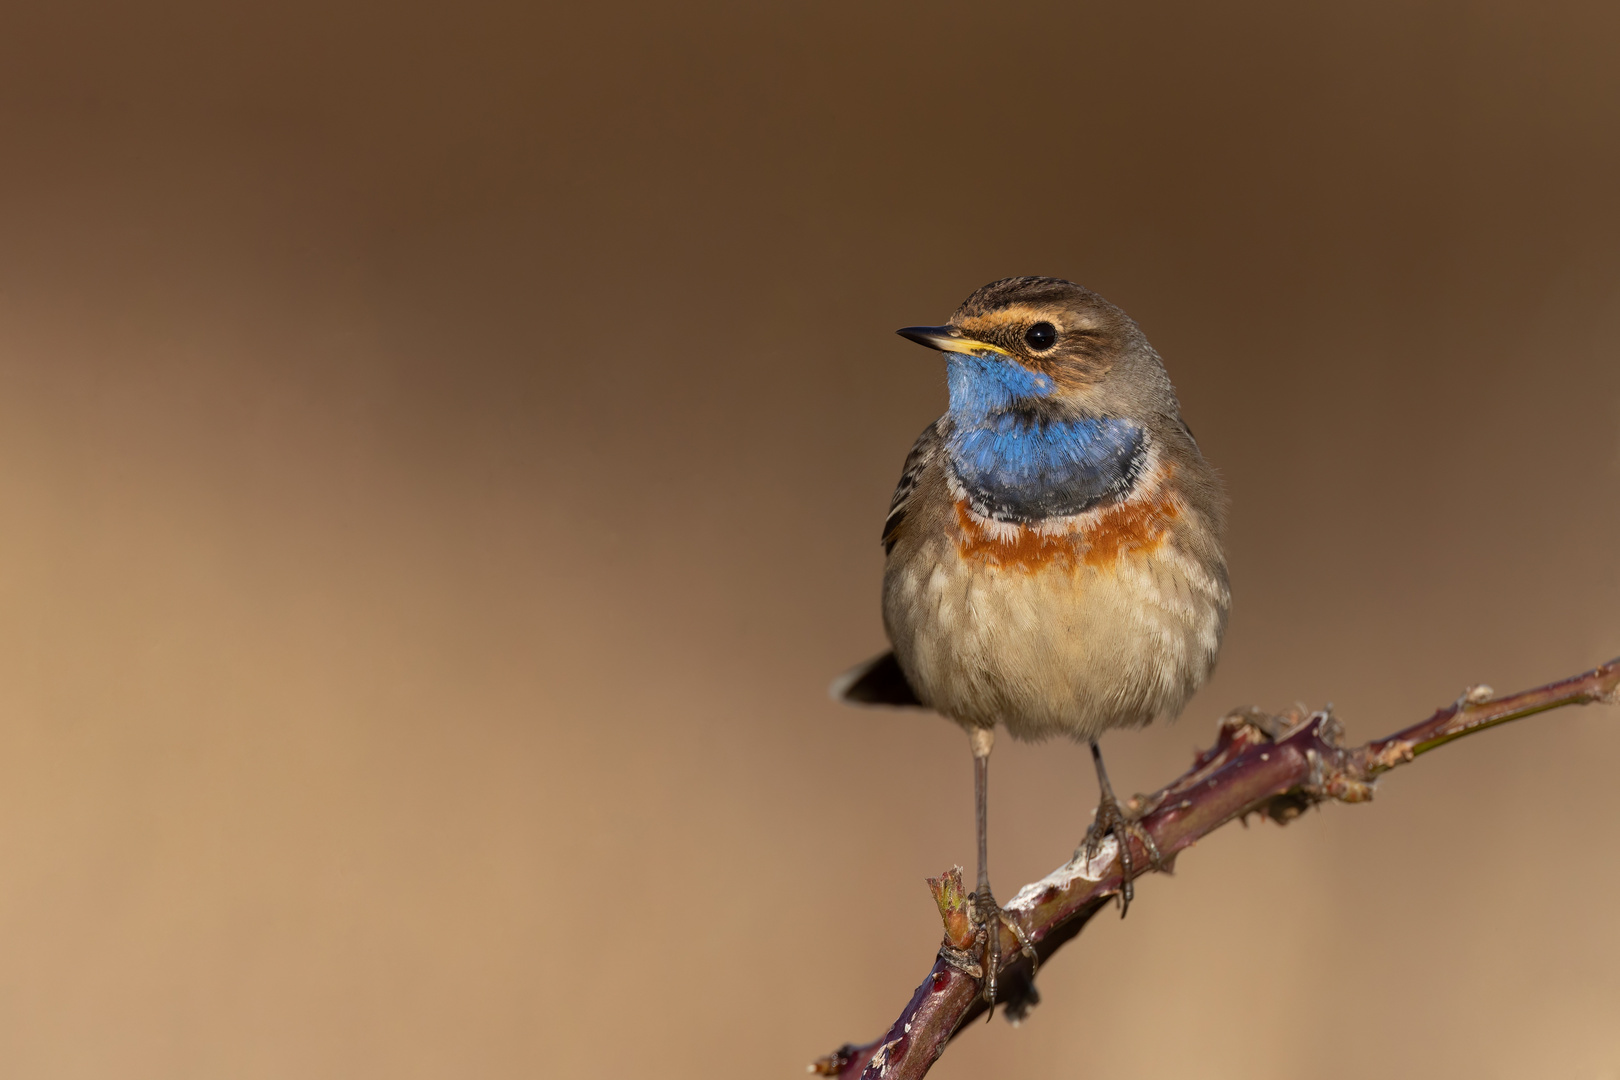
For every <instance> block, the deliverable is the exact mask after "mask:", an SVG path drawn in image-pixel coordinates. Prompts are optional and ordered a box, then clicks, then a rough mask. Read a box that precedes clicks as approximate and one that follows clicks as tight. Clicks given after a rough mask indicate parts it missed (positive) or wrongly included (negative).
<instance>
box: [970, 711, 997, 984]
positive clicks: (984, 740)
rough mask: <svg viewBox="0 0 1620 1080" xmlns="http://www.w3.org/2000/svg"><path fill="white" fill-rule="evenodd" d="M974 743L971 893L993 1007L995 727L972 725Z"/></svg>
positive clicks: (985, 978)
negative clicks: (975, 868) (975, 852)
mask: <svg viewBox="0 0 1620 1080" xmlns="http://www.w3.org/2000/svg"><path fill="white" fill-rule="evenodd" d="M968 740H969V741H970V742H971V743H972V745H973V817H974V821H975V823H976V824H977V825H978V834H979V884H978V888H977V889H975V890H974V893H973V921H974V922H975V923H977V924H978V926H979V928H980V929H981V930H982V931H983V932H984V982H983V984H982V985H983V991H982V992H983V994H984V1002H985V1004H986V1005H989V1006H990V1008H991V1009H992V1011H993V1010H994V1009H995V1005H996V970H997V969H998V968H1000V967H1001V928H1000V927H999V926H997V925H996V916H997V915H998V914H1000V912H1001V905H1000V904H998V903H996V897H995V894H994V893H992V892H991V891H990V838H989V833H990V748H991V747H993V746H994V745H995V743H996V729H995V728H974V729H972V730H971V731H969V732H968Z"/></svg>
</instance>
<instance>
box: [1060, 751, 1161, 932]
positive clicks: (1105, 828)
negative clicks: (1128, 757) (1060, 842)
mask: <svg viewBox="0 0 1620 1080" xmlns="http://www.w3.org/2000/svg"><path fill="white" fill-rule="evenodd" d="M1091 760H1092V761H1093V762H1094V763H1095V764H1096V766H1097V786H1098V787H1099V788H1101V789H1102V794H1101V796H1100V797H1099V798H1098V800H1097V814H1096V816H1095V817H1094V818H1092V819H1091V827H1090V828H1089V829H1087V830H1086V838H1085V840H1084V841H1082V842H1081V844H1080V846H1079V847H1078V848H1076V849H1075V852H1074V857H1075V858H1076V859H1078V858H1081V857H1082V856H1084V857H1085V858H1086V859H1087V860H1088V861H1089V860H1090V859H1091V858H1092V857H1093V856H1095V855H1096V854H1097V849H1098V848H1100V847H1101V846H1102V842H1103V837H1105V836H1107V835H1109V834H1110V833H1112V834H1113V836H1114V839H1115V840H1116V841H1117V842H1118V843H1119V877H1120V889H1119V898H1120V904H1119V917H1120V918H1122V919H1123V918H1124V917H1125V913H1126V912H1128V911H1129V910H1130V909H1131V899H1132V898H1133V897H1134V896H1135V895H1136V889H1135V887H1134V886H1132V884H1131V879H1132V878H1133V877H1135V876H1136V867H1135V862H1136V860H1135V859H1134V858H1133V857H1132V855H1131V839H1132V837H1134V838H1135V839H1136V840H1137V841H1138V842H1139V843H1140V844H1141V845H1142V850H1143V851H1145V852H1147V857H1148V863H1149V865H1151V866H1152V867H1153V869H1155V870H1163V869H1164V857H1163V856H1162V855H1160V854H1159V845H1158V844H1156V843H1154V842H1153V836H1152V835H1151V834H1150V833H1149V832H1148V831H1147V830H1146V829H1144V828H1142V826H1141V825H1140V824H1138V823H1137V821H1136V819H1135V818H1133V817H1129V816H1127V815H1126V813H1125V811H1124V809H1123V808H1122V807H1121V806H1120V805H1119V800H1118V799H1116V798H1115V797H1114V786H1113V785H1112V784H1110V783H1109V782H1108V770H1107V769H1106V768H1104V767H1103V759H1102V748H1101V747H1099V746H1098V745H1097V740H1096V739H1092V740H1091Z"/></svg>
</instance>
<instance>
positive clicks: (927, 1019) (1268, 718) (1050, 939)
mask: <svg viewBox="0 0 1620 1080" xmlns="http://www.w3.org/2000/svg"><path fill="white" fill-rule="evenodd" d="M1594 701H1607V702H1610V703H1615V702H1617V701H1620V659H1616V660H1611V661H1610V662H1609V663H1607V664H1604V665H1603V666H1602V667H1600V668H1596V669H1594V670H1592V671H1588V672H1587V673H1585V674H1584V675H1577V676H1574V677H1573V678H1569V679H1564V680H1563V681H1561V682H1556V683H1550V684H1549V685H1547V686H1543V687H1539V688H1537V689H1535V690H1526V691H1525V692H1523V693H1520V694H1512V695H1509V696H1507V697H1496V696H1494V694H1493V692H1492V691H1491V689H1490V687H1487V686H1476V687H1474V688H1472V689H1470V690H1469V691H1467V692H1466V693H1464V694H1463V695H1462V696H1461V697H1459V698H1458V699H1457V701H1456V702H1455V703H1453V704H1452V705H1449V706H1447V707H1446V708H1443V709H1440V710H1439V711H1437V712H1436V713H1435V714H1434V715H1433V716H1431V717H1429V718H1428V719H1427V720H1424V721H1423V722H1422V723H1418V724H1413V725H1412V726H1411V727H1409V728H1406V729H1404V730H1402V731H1398V732H1396V733H1395V734H1394V735H1391V736H1389V737H1388V738H1384V739H1375V740H1374V741H1372V742H1370V743H1367V744H1366V745H1364V746H1358V747H1354V748H1345V747H1342V746H1340V745H1339V738H1340V735H1341V729H1340V727H1339V724H1338V722H1337V721H1336V720H1334V719H1333V716H1332V715H1331V714H1330V713H1328V712H1317V713H1311V714H1308V715H1307V714H1305V713H1303V712H1300V711H1292V712H1285V713H1283V714H1281V715H1278V716H1272V715H1270V714H1267V713H1264V712H1261V711H1260V710H1259V709H1255V708H1248V709H1239V710H1237V711H1235V712H1232V713H1230V714H1228V715H1227V716H1226V717H1224V718H1223V719H1222V720H1221V723H1220V730H1219V734H1218V736H1217V738H1216V740H1215V745H1214V746H1213V747H1211V748H1210V749H1209V750H1206V751H1204V752H1203V753H1201V754H1199V755H1198V757H1197V759H1196V760H1195V761H1194V762H1193V766H1192V768H1191V769H1189V770H1188V771H1187V772H1186V773H1185V774H1184V775H1183V776H1181V777H1180V778H1179V779H1177V780H1176V781H1174V782H1173V783H1171V784H1170V785H1169V786H1168V787H1165V788H1162V789H1161V790H1159V791H1157V792H1154V793H1153V794H1152V795H1150V796H1147V797H1146V798H1145V799H1134V800H1132V803H1133V804H1134V805H1132V806H1130V807H1129V809H1130V810H1132V811H1133V812H1135V813H1139V814H1141V824H1142V826H1143V827H1144V828H1145V829H1146V830H1147V832H1148V834H1149V835H1150V836H1152V837H1153V841H1154V843H1155V844H1156V845H1157V846H1158V848H1159V851H1160V852H1161V853H1162V854H1163V856H1164V859H1165V861H1166V863H1167V864H1168V863H1169V862H1170V861H1171V860H1173V859H1174V858H1175V856H1176V853H1178V852H1180V851H1182V850H1184V849H1186V848H1188V847H1191V846H1192V845H1193V844H1194V843H1196V842H1197V841H1198V840H1199V839H1200V838H1202V837H1203V836H1205V835H1207V834H1208V833H1210V832H1212V831H1213V830H1215V829H1217V828H1219V827H1220V826H1222V825H1224V824H1226V823H1227V822H1228V821H1231V820H1233V819H1234V818H1239V817H1243V816H1246V815H1248V814H1252V813H1259V814H1265V815H1266V816H1267V817H1270V818H1272V819H1273V820H1275V821H1278V822H1283V823H1286V822H1288V821H1291V820H1293V819H1294V818H1296V817H1298V816H1299V815H1300V814H1301V813H1303V812H1304V811H1305V810H1306V809H1308V808H1309V807H1310V806H1312V805H1314V804H1316V803H1319V802H1324V801H1326V800H1329V799H1336V800H1339V801H1341V802H1365V801H1366V800H1368V799H1370V798H1372V792H1373V785H1374V784H1375V782H1376V780H1377V777H1378V776H1379V774H1380V773H1384V772H1388V771H1389V770H1390V769H1393V768H1395V767H1396V766H1397V765H1403V764H1405V763H1406V762H1408V761H1411V760H1412V759H1413V758H1415V757H1417V755H1419V754H1422V753H1425V752H1426V751H1429V750H1432V749H1434V748H1435V747H1437V746H1443V745H1444V744H1446V743H1448V742H1450V741H1452V740H1453V739H1459V738H1461V737H1463V736H1464V735H1471V734H1473V733H1474V732H1477V731H1483V730H1485V729H1486V728H1489V727H1495V726H1496V725H1498V724H1505V723H1507V722H1508V721H1510V720H1518V719H1522V718H1523V717H1526V716H1531V715H1534V714H1535V713H1539V712H1545V711H1547V710H1548V709H1556V708H1559V707H1561V706H1564V705H1583V704H1588V703H1590V702H1594ZM1133 850H1135V849H1133ZM1118 855H1119V848H1118V844H1117V843H1116V842H1115V841H1114V839H1113V838H1112V837H1110V838H1109V839H1108V840H1107V841H1105V842H1104V844H1103V846H1102V848H1101V850H1100V851H1098V853H1097V855H1096V857H1095V858H1093V859H1091V860H1090V861H1089V862H1088V863H1085V864H1081V863H1079V862H1069V863H1065V864H1064V865H1062V866H1060V867H1058V868H1057V869H1056V870H1054V871H1052V873H1050V874H1048V875H1047V876H1046V877H1044V878H1042V879H1041V880H1040V881H1037V882H1035V883H1034V884H1031V885H1026V886H1024V887H1023V888H1022V889H1021V890H1019V892H1018V895H1016V896H1014V897H1013V898H1012V900H1011V901H1010V902H1009V903H1008V904H1007V909H1008V913H1009V915H1010V916H1011V917H1012V918H1013V919H1016V920H1017V921H1018V922H1019V924H1020V926H1021V927H1022V928H1023V931H1024V934H1025V936H1026V937H1027V938H1028V939H1029V941H1030V942H1032V943H1033V944H1034V946H1035V951H1036V953H1037V954H1038V956H1039V959H1040V960H1041V961H1044V960H1046V958H1047V957H1049V956H1050V955H1051V954H1052V953H1053V952H1055V951H1056V950H1057V949H1058V948H1059V947H1060V946H1061V945H1062V944H1063V943H1064V942H1066V941H1068V940H1069V939H1070V938H1072V937H1074V936H1075V935H1076V934H1078V933H1079V932H1080V930H1081V928H1082V927H1084V926H1085V924H1086V921H1087V920H1088V919H1089V918H1090V917H1091V916H1092V915H1093V914H1095V913H1096V912H1097V910H1098V909H1100V908H1101V907H1102V906H1103V905H1104V904H1105V903H1107V902H1108V899H1109V898H1110V897H1111V896H1113V895H1114V894H1115V893H1116V892H1118V891H1119V887H1120V876H1119V875H1120V869H1119V858H1118ZM1134 861H1135V864H1136V865H1137V866H1145V865H1147V862H1148V860H1147V852H1145V851H1141V852H1138V853H1137V857H1136V859H1135V860H1134ZM929 886H930V888H932V889H933V892H934V898H935V900H936V901H937V902H938V904H939V909H940V915H941V917H942V918H943V919H944V920H945V942H944V945H943V946H942V951H941V954H940V956H939V958H938V959H937V960H935V962H934V966H933V968H932V969H931V970H930V971H929V972H928V977H927V978H925V979H924V980H923V982H922V985H921V986H919V987H917V991H916V993H914V994H913V995H912V997H911V1001H910V1002H909V1003H908V1004H907V1005H906V1007H905V1009H904V1011H902V1012H901V1014H900V1017H899V1019H897V1020H896V1021H895V1022H894V1024H893V1026H891V1027H890V1028H889V1030H888V1032H887V1033H885V1035H884V1036H883V1038H881V1039H879V1040H877V1041H876V1042H873V1043H868V1044H866V1045H865V1046H850V1045H846V1046H844V1047H841V1048H840V1049H838V1050H835V1051H834V1052H833V1053H831V1054H829V1055H827V1056H826V1057H824V1058H821V1059H820V1060H819V1061H817V1062H815V1063H814V1064H813V1065H812V1066H811V1071H812V1072H816V1073H819V1074H821V1075H824V1076H837V1077H841V1078H843V1080H854V1078H855V1077H857V1076H859V1077H862V1078H863V1080H916V1078H917V1077H921V1076H922V1075H923V1074H925V1073H926V1072H927V1071H928V1069H929V1068H930V1066H932V1065H933V1063H934V1061H935V1060H936V1059H938V1057H939V1055H940V1054H941V1053H942V1052H943V1051H944V1049H945V1044H946V1043H947V1042H949V1041H950V1039H951V1036H952V1035H954V1034H955V1033H956V1031H957V1030H958V1029H959V1028H960V1027H961V1026H962V1025H963V1024H964V1023H966V1022H967V1021H969V1020H971V1019H972V1018H973V1017H975V1016H977V1015H979V1014H980V1013H981V1012H983V1010H984V1004H983V1002H982V1001H980V1000H979V980H978V979H977V978H975V977H974V974H972V973H970V972H968V971H964V970H962V969H963V967H966V966H969V965H965V964H963V962H962V960H961V957H960V954H958V955H957V956H954V957H953V956H951V955H950V952H951V951H955V950H965V949H968V948H969V947H971V946H973V945H974V942H973V939H972V933H973V927H972V924H971V922H970V921H969V920H968V919H967V917H966V910H967V904H968V903H969V902H970V899H971V898H970V896H969V894H968V893H967V892H966V891H965V890H964V889H963V886H962V878H961V870H960V868H957V869H955V870H951V871H948V872H947V873H945V874H943V875H941V876H940V877H939V878H930V879H929ZM990 926H991V927H993V928H994V929H995V931H997V932H1000V933H1001V934H1002V942H1001V957H1002V959H1003V966H1002V968H1001V972H1002V973H1001V975H1000V976H999V979H998V982H999V986H1000V987H1001V988H1003V989H1001V990H1000V991H999V993H998V996H999V999H1000V1001H1002V1002H1005V1003H1006V1006H1007V1008H1008V1009H1009V1010H1010V1011H1011V1012H1012V1014H1013V1015H1014V1017H1017V1016H1020V1015H1022V1013H1023V1012H1025V1011H1027V1010H1028V1008H1029V1007H1030V1006H1031V1005H1033V1004H1034V1003H1035V1001H1036V997H1035V990H1034V984H1033V982H1032V980H1031V978H1030V969H1031V964H1030V961H1029V960H1028V959H1027V958H1024V957H1022V956H1020V954H1019V948H1018V942H1017V941H1016V940H1015V939H1014V937H1013V934H1012V932H1011V931H1010V930H1008V929H1006V928H1005V927H1002V926H1000V925H999V924H998V923H997V922H996V921H995V920H992V921H991V923H990ZM976 953H977V955H982V950H976Z"/></svg>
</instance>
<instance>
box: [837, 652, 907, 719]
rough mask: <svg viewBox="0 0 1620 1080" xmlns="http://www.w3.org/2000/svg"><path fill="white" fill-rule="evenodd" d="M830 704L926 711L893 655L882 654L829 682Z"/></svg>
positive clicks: (890, 653)
mask: <svg viewBox="0 0 1620 1080" xmlns="http://www.w3.org/2000/svg"><path fill="white" fill-rule="evenodd" d="M827 692H828V693H829V694H831V695H832V698H833V700H834V701H843V702H847V703H849V704H851V705H893V706H896V707H898V708H906V707H910V708H913V709H926V708H927V707H928V706H926V705H924V704H923V703H922V702H921V701H919V700H918V699H917V691H915V690H913V689H912V688H911V684H910V683H909V682H907V681H906V673H905V672H903V671H901V670H900V662H899V661H898V660H896V659H895V658H894V653H893V652H892V651H891V652H886V653H884V654H883V655H882V656H877V657H873V658H872V659H871V660H868V661H867V662H866V663H864V664H859V665H857V666H855V667H852V668H850V669H849V670H848V671H846V672H844V673H843V674H842V675H840V676H838V678H836V679H834V680H833V684H832V686H830V687H828V688H827Z"/></svg>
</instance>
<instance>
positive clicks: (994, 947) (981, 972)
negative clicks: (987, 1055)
mask: <svg viewBox="0 0 1620 1080" xmlns="http://www.w3.org/2000/svg"><path fill="white" fill-rule="evenodd" d="M991 912H994V913H995V917H996V918H997V919H999V920H1000V921H1001V923H1002V924H1003V925H1004V926H1006V927H1007V929H1009V930H1011V931H1012V934H1013V937H1014V938H1016V939H1017V940H1018V952H1019V953H1020V954H1021V955H1023V956H1026V957H1028V958H1029V964H1030V971H1029V976H1030V978H1031V979H1033V978H1034V977H1035V973H1036V972H1037V971H1039V970H1040V965H1041V958H1040V956H1039V955H1038V954H1037V953H1036V952H1035V946H1034V944H1033V943H1032V942H1031V941H1030V940H1029V934H1028V933H1027V932H1026V931H1025V930H1024V928H1023V926H1022V925H1021V924H1020V923H1019V922H1018V920H1017V919H1015V918H1013V916H1012V915H1011V914H1010V913H1009V912H1008V911H1007V909H1006V908H1004V907H1002V906H1001V905H1000V904H998V903H996V898H995V897H994V896H993V895H992V894H991V893H990V890H989V889H988V888H981V889H980V890H979V891H978V892H976V893H974V894H973V922H974V925H975V926H976V927H977V931H976V933H975V935H974V936H975V938H976V939H977V940H978V941H982V943H983V947H984V953H983V956H984V960H983V962H982V963H973V962H972V958H971V957H970V956H969V955H968V954H966V953H963V952H961V951H960V950H957V949H951V950H950V952H951V955H950V956H947V957H946V960H947V962H948V963H950V964H951V966H952V967H954V968H956V969H957V970H958V971H962V972H965V973H967V974H970V975H972V976H974V977H975V978H978V979H979V980H980V981H981V982H980V985H981V987H982V989H981V990H980V996H981V997H982V998H983V999H984V1003H985V1004H986V1005H988V1006H990V1008H989V1009H988V1010H986V1011H987V1012H988V1013H990V1014H992V1015H993V1014H994V1013H995V1010H996V976H997V975H998V974H999V973H1000V970H1001V934H1000V932H999V930H998V931H992V929H991V927H992V925H993V924H992V923H991V921H990V913H991ZM941 955H945V950H944V949H943V948H942V949H941ZM970 965H971V966H970ZM986 1022H988V1020H987V1021H986Z"/></svg>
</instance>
